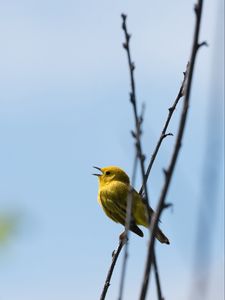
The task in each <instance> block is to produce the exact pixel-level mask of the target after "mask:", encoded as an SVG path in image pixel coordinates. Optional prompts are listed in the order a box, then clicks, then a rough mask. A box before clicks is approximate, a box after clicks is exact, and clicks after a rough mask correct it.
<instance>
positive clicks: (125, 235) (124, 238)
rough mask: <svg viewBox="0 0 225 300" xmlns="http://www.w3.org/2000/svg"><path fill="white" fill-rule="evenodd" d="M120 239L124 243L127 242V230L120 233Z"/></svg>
mask: <svg viewBox="0 0 225 300" xmlns="http://www.w3.org/2000/svg"><path fill="white" fill-rule="evenodd" d="M119 239H120V241H121V242H123V244H126V242H127V241H128V237H127V233H126V231H125V230H124V231H123V232H122V233H121V234H120V236H119Z"/></svg>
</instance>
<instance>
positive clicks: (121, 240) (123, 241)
mask: <svg viewBox="0 0 225 300" xmlns="http://www.w3.org/2000/svg"><path fill="white" fill-rule="evenodd" d="M125 242H126V240H125V239H124V238H121V239H120V242H119V245H118V247H117V249H116V250H114V251H113V254H112V263H111V265H110V267H109V271H108V273H107V276H106V280H105V284H104V287H103V290H102V294H101V297H100V300H104V299H105V296H106V293H107V291H108V288H109V286H110V280H111V277H112V274H113V270H114V267H115V264H116V262H117V259H118V257H119V255H120V252H121V250H122V248H123V246H124V244H125Z"/></svg>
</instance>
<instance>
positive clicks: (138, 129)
mask: <svg viewBox="0 0 225 300" xmlns="http://www.w3.org/2000/svg"><path fill="white" fill-rule="evenodd" d="M121 17H122V21H123V22H122V29H123V31H124V35H125V43H124V44H123V47H124V49H125V50H126V52H127V58H128V66H129V71H130V82H131V92H130V102H131V104H132V106H133V112H134V119H135V132H133V131H132V136H133V137H134V139H135V141H136V153H137V158H138V159H139V161H140V166H141V175H142V181H143V184H142V186H143V190H144V192H145V200H146V205H147V208H148V212H149V223H150V216H151V215H150V211H151V210H150V206H149V198H148V191H147V184H146V183H147V180H145V177H146V175H145V168H144V160H145V156H144V154H143V151H142V146H141V134H142V130H141V125H142V123H143V114H144V107H142V112H141V114H140V116H139V115H138V112H137V100H136V89H135V80H134V70H135V65H134V62H132V59H131V53H130V38H131V35H130V34H129V33H128V31H127V26H126V18H127V16H126V15H124V14H122V15H121ZM130 198H132V197H130ZM131 201H132V199H131ZM131 205H132V204H131ZM130 217H131V210H130V215H128V219H129V220H130ZM129 223H130V221H129V222H128V226H129ZM127 248H128V245H126V253H125V256H124V265H125V263H126V260H127V255H128V254H127ZM154 267H155V268H154V270H155V277H156V285H157V293H158V299H159V300H163V298H162V292H161V286H160V279H159V273H158V267H157V262H156V257H155V254H154ZM122 274H123V276H122V278H121V282H122V283H123V282H124V277H125V266H124V269H123V273H122ZM121 286H122V288H121V289H120V296H119V300H121V299H122V289H123V285H121Z"/></svg>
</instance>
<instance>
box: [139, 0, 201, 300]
mask: <svg viewBox="0 0 225 300" xmlns="http://www.w3.org/2000/svg"><path fill="white" fill-rule="evenodd" d="M202 4H203V0H198V2H197V4H196V5H195V15H196V24H195V32H194V38H193V46H192V52H191V58H190V65H189V69H188V74H187V84H186V89H185V96H184V102H183V110H182V114H181V118H180V123H179V128H178V134H177V138H176V143H175V146H174V151H173V154H172V158H171V161H170V164H169V167H168V169H167V170H166V172H165V182H164V186H163V188H162V191H161V195H160V198H159V202H158V206H157V210H156V213H155V215H154V217H153V218H152V221H151V225H150V226H151V229H152V233H151V237H150V240H149V245H148V256H147V262H146V268H145V274H144V280H143V284H142V288H141V294H140V300H144V299H145V298H146V293H147V288H148V283H149V277H150V272H151V265H152V262H153V257H154V242H155V232H156V230H157V227H158V222H159V218H160V215H161V213H162V210H163V209H164V207H165V199H166V196H167V192H168V189H169V185H170V182H171V179H172V175H173V172H174V168H175V165H176V162H177V158H178V154H179V151H180V148H181V142H182V139H183V134H184V129H185V125H186V120H187V114H188V107H189V102H190V92H191V85H192V78H193V71H194V64H195V60H196V54H197V52H198V49H199V46H200V45H201V44H199V41H198V40H199V31H200V23H201V15H202Z"/></svg>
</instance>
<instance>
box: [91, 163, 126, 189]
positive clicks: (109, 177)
mask: <svg viewBox="0 0 225 300" xmlns="http://www.w3.org/2000/svg"><path fill="white" fill-rule="evenodd" d="M94 168H95V169H97V170H99V171H100V172H101V174H93V175H95V176H98V179H99V183H100V185H105V184H108V183H111V182H112V181H121V182H123V183H126V184H129V183H130V180H129V177H128V176H127V174H126V173H125V172H124V171H123V170H122V169H120V168H118V167H115V166H110V167H105V168H99V167H94Z"/></svg>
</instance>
